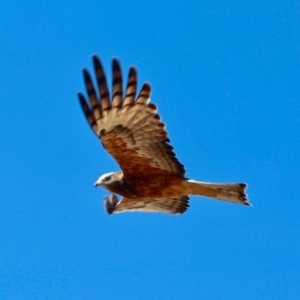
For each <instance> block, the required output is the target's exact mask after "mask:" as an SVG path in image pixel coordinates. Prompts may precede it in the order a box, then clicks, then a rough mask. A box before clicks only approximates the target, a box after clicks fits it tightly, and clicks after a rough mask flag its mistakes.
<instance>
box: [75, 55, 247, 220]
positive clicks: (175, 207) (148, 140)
mask: <svg viewBox="0 0 300 300" xmlns="http://www.w3.org/2000/svg"><path fill="white" fill-rule="evenodd" d="M93 63H94V68H95V74H96V82H97V84H96V85H94V84H93V82H92V79H91V76H90V74H89V72H88V71H87V70H86V69H83V77H84V82H85V86H86V90H87V95H88V97H87V98H88V101H87V100H86V98H85V96H84V95H83V94H82V93H78V97H79V102H80V105H81V107H82V110H83V112H84V115H85V117H86V119H87V121H88V123H89V125H90V127H91V128H92V130H93V131H94V133H95V134H96V136H97V137H98V138H99V139H100V141H101V143H102V145H103V147H104V148H105V149H106V151H107V152H108V153H109V154H111V155H112V156H113V158H114V159H115V160H116V161H117V163H118V164H119V166H120V168H121V171H120V172H111V173H107V174H104V175H102V176H100V177H99V179H98V180H97V181H96V183H95V186H101V187H103V188H105V189H107V190H108V191H110V195H109V196H108V197H105V198H104V200H105V202H104V203H105V208H106V211H107V213H108V214H114V213H119V212H131V211H140V212H164V213H171V214H180V213H184V212H185V211H186V210H187V209H188V207H189V197H188V196H189V195H200V196H206V197H210V198H214V199H219V200H224V201H229V202H233V203H239V204H244V205H250V203H249V201H248V199H247V195H246V194H245V190H246V188H247V185H246V184H245V183H225V184H224V183H222V184H218V183H206V182H198V181H194V180H191V179H188V178H186V177H185V169H184V166H183V165H182V164H181V163H180V162H179V161H178V159H177V158H176V156H175V153H174V151H173V147H172V146H171V145H170V140H169V138H168V134H167V132H166V130H165V124H164V123H163V122H162V121H161V119H160V116H159V115H158V113H157V107H156V105H155V104H153V103H150V93H151V87H150V85H149V84H148V83H144V84H143V86H142V88H141V90H140V92H139V94H138V95H137V71H136V69H135V68H134V67H130V69H129V74H128V80H127V85H126V89H125V92H124V93H123V77H122V72H121V67H120V63H119V61H118V60H117V59H115V58H114V59H113V60H112V77H113V78H112V91H111V94H112V96H110V91H109V89H108V86H107V81H106V76H105V73H104V69H103V67H102V64H101V62H100V60H99V58H98V57H97V56H96V55H94V56H93ZM116 194H118V195H121V196H122V197H123V198H122V199H121V200H118V198H117V195H116Z"/></svg>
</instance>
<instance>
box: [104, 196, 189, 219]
mask: <svg viewBox="0 0 300 300" xmlns="http://www.w3.org/2000/svg"><path fill="white" fill-rule="evenodd" d="M104 204H105V208H106V211H107V213H108V214H109V215H111V214H114V213H120V212H135V211H138V212H157V213H159V212H162V213H170V214H182V213H184V212H185V211H186V210H187V209H188V208H189V197H187V196H183V197H177V198H152V199H140V198H138V199H137V198H134V199H133V198H131V199H129V198H122V199H121V200H120V201H118V198H117V196H116V194H113V193H112V194H110V195H109V196H107V197H104Z"/></svg>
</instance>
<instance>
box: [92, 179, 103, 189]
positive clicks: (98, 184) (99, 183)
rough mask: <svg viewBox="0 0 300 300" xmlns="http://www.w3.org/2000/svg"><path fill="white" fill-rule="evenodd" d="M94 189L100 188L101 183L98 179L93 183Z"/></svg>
mask: <svg viewBox="0 0 300 300" xmlns="http://www.w3.org/2000/svg"><path fill="white" fill-rule="evenodd" d="M94 185H95V187H98V186H102V181H100V180H99V179H98V180H97V181H96V182H95V184H94Z"/></svg>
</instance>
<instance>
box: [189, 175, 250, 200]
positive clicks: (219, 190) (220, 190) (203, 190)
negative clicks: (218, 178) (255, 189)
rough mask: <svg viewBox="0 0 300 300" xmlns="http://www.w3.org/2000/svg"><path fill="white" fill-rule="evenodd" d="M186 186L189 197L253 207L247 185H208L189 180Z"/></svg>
mask: <svg viewBox="0 0 300 300" xmlns="http://www.w3.org/2000/svg"><path fill="white" fill-rule="evenodd" d="M186 186H187V190H188V194H189V195H201V196H206V197H210V198H214V199H219V200H223V201H229V202H234V203H239V204H244V205H251V204H250V202H249V200H248V198H247V194H246V193H245V190H246V188H247V184H245V183H206V182H198V181H194V180H187V181H186Z"/></svg>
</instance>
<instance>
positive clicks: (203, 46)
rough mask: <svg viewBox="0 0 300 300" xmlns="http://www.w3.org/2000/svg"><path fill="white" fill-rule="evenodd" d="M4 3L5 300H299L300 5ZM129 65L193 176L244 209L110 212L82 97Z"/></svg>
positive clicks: (1, 221)
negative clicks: (96, 72)
mask: <svg viewBox="0 0 300 300" xmlns="http://www.w3.org/2000/svg"><path fill="white" fill-rule="evenodd" d="M128 2H129V1H114V2H111V1H107V0H103V1H93V0H87V1H64V2H63V3H62V2H61V1H57V0H54V1H29V2H27V3H26V4H25V3H24V1H14V0H12V1H2V2H1V4H0V18H1V27H0V44H1V51H0V53H1V56H0V68H1V73H0V83H1V88H0V98H1V101H0V133H1V143H0V168H1V175H0V176H1V181H0V185H1V201H0V270H1V272H0V298H1V299H299V293H300V285H299V278H300V241H299V235H300V216H299V211H300V200H299V196H298V187H299V183H300V172H299V167H300V163H299V162H300V159H299V153H300V134H299V128H300V117H299V115H300V100H299V99H300V84H299V82H300V58H299V57H300V43H299V42H300V40H299V38H300V19H299V12H300V4H299V2H297V1H279V0H278V1H276V0H274V1H257V0H254V1H251V2H250V1H248V2H246V1H243V2H242V1H231V0H229V1H220V0H219V1H195V0H194V1H151V2H149V3H147V2H145V1H131V2H130V3H128ZM94 53H97V54H98V55H99V56H100V57H101V60H102V62H103V64H104V66H105V68H106V73H107V76H108V77H110V74H111V73H110V69H111V58H112V57H118V58H119V59H120V61H121V64H122V68H123V72H124V73H126V74H127V69H128V68H129V66H131V65H135V66H136V67H137V69H138V73H139V86H141V84H142V83H143V82H145V81H149V82H150V83H151V85H152V90H153V93H152V101H153V102H155V103H156V104H157V105H158V107H159V112H160V114H161V117H162V120H163V121H164V122H166V124H167V130H168V132H169V135H170V138H171V142H172V145H173V146H174V147H175V151H176V153H177V157H178V158H179V159H180V161H181V162H182V163H183V164H184V165H185V167H186V169H187V176H188V177H190V178H193V179H196V180H200V181H213V182H236V181H237V182H240V181H242V182H247V183H248V184H249V189H248V195H249V198H250V200H251V202H252V204H253V207H251V208H249V207H244V206H239V205H234V204H227V203H224V202H218V201H212V200H209V199H206V198H201V197H192V199H191V208H190V209H189V210H188V212H187V213H186V214H184V215H180V216H172V215H160V214H139V213H131V214H130V213H127V214H120V215H115V216H110V217H109V216H107V215H106V214H105V212H104V210H103V200H102V199H103V196H104V195H106V191H105V190H102V189H95V188H94V186H93V184H94V182H95V180H96V179H97V178H98V176H100V175H101V174H103V173H107V172H110V171H115V170H118V166H117V165H116V163H115V162H114V161H113V159H112V158H111V157H110V156H109V155H108V154H107V153H106V152H105V151H104V150H103V149H102V146H101V144H100V143H99V141H98V140H97V139H96V138H95V136H94V135H93V133H92V132H91V130H90V129H89V127H88V125H87V123H86V121H85V119H84V116H83V114H82V112H81V109H80V107H79V104H78V100H77V96H76V93H77V92H78V91H84V85H83V80H82V73H81V70H82V68H83V67H88V68H89V69H91V68H92V63H91V56H92V54H94Z"/></svg>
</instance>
